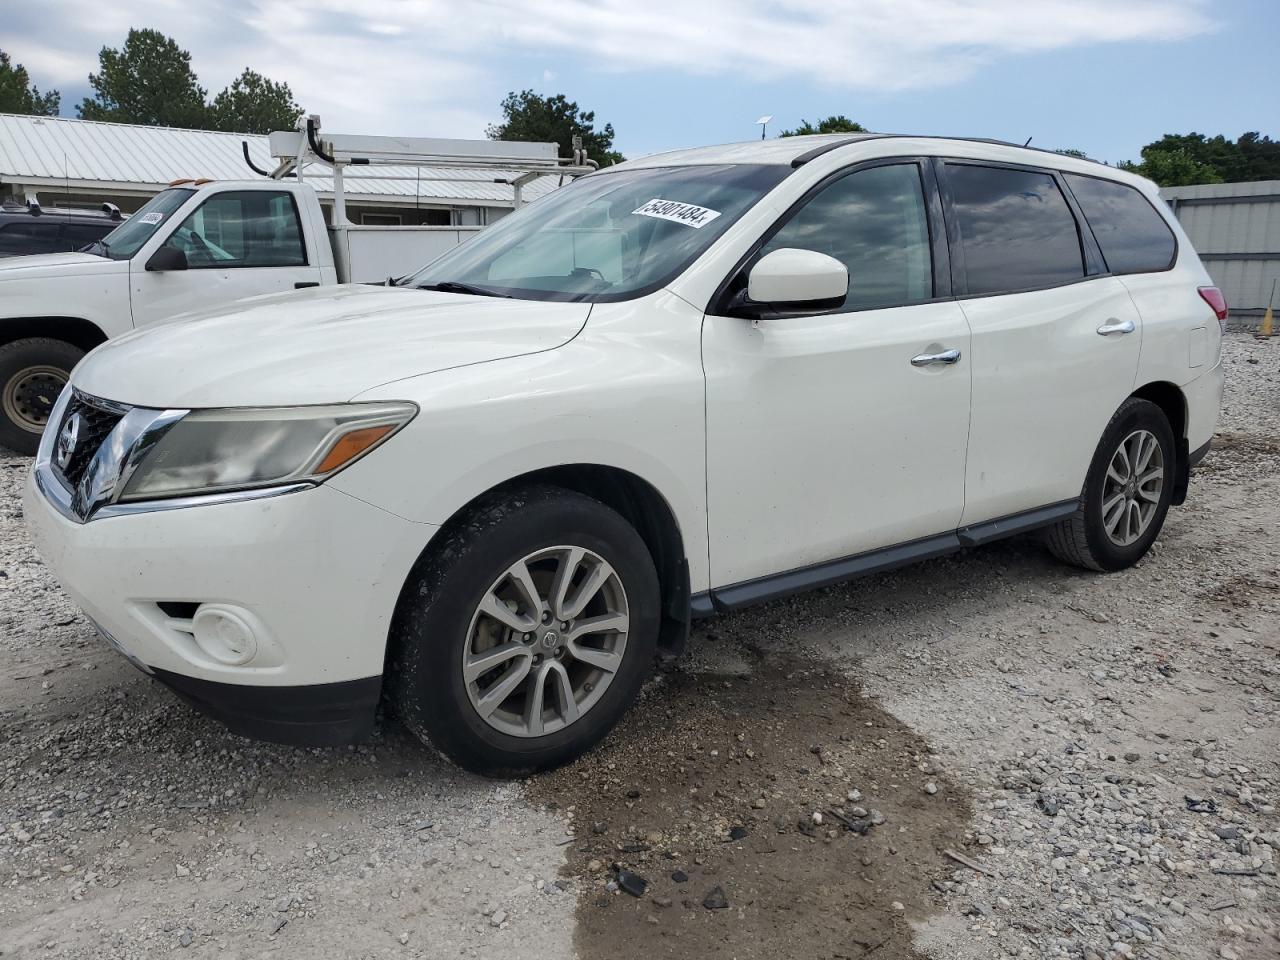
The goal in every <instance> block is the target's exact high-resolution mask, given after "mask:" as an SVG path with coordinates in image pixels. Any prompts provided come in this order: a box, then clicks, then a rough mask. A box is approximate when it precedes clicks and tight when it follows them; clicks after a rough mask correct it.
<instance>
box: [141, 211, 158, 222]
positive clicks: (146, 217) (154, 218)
mask: <svg viewBox="0 0 1280 960" xmlns="http://www.w3.org/2000/svg"><path fill="white" fill-rule="evenodd" d="M163 219H164V214H163V213H161V212H160V211H159V210H152V211H151V212H150V213H144V214H143V215H142V216H141V217H139V218H138V222H139V223H159V222H160V221H161V220H163Z"/></svg>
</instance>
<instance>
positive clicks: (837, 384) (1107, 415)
mask: <svg viewBox="0 0 1280 960" xmlns="http://www.w3.org/2000/svg"><path fill="white" fill-rule="evenodd" d="M191 306H193V307H194V306H197V305H196V304H192V305H191ZM1225 320H1226V305H1225V303H1224V302H1223V299H1222V296H1221V295H1220V294H1219V292H1218V291H1217V290H1216V289H1215V288H1214V287H1213V286H1212V281H1211V280H1210V279H1209V277H1208V276H1207V274H1206V273H1205V271H1204V269H1203V267H1202V266H1201V264H1200V261H1199V259H1198V258H1197V256H1196V253H1195V251H1194V250H1192V249H1191V245H1190V244H1189V243H1188V242H1187V238H1186V236H1185V235H1184V234H1183V232H1182V231H1181V229H1179V226H1178V223H1177V221H1176V220H1175V219H1174V218H1173V217H1172V216H1171V215H1170V213H1169V211H1168V209H1167V208H1166V207H1165V206H1164V204H1163V203H1161V201H1160V200H1159V198H1158V197H1157V194H1156V190H1155V187H1154V186H1153V185H1152V184H1151V183H1149V182H1147V181H1145V180H1142V179H1139V178H1137V177H1134V176H1132V175H1130V174H1127V173H1124V172H1122V171H1118V170H1115V169H1112V168H1109V167H1105V166H1102V165H1099V164H1095V163H1091V162H1088V161H1084V160H1078V159H1074V158H1071V157H1067V156H1060V155H1057V154H1053V153H1047V152H1041V151H1037V150H1030V149H1024V148H1020V147H1012V146H1007V145H1002V144H995V143H991V142H984V141H967V140H951V139H939V138H928V137H901V136H878V135H861V136H843V135H841V136H820V137H797V138H793V139H779V140H774V141H771V142H752V143H748V144H740V145H731V146H723V147H709V148H704V149H696V150H685V151H679V152H675V153H668V154H663V155H659V156H654V157H649V158H646V159H643V160H638V161H632V162H628V163H624V164H621V165H618V166H615V167H611V168H609V169H608V170H604V171H601V172H599V173H597V174H593V175H589V176H586V177H583V178H582V179H581V180H579V181H577V182H575V183H573V184H572V185H570V186H566V187H564V188H563V189H561V190H558V191H556V192H554V193H553V194H551V195H550V196H548V197H546V198H544V199H542V200H539V201H538V202H536V203H534V204H531V205H529V206H528V207H527V208H525V209H523V210H521V211H519V212H518V213H516V214H514V215H512V216H510V217H508V218H506V219H504V220H503V221H502V222H501V223H499V224H497V225H496V226H493V227H491V228H489V229H488V230H487V231H485V232H484V233H482V234H480V235H479V236H477V237H475V238H474V239H472V240H470V241H468V242H467V243H465V244H463V245H462V246H460V247H457V248H456V249H454V250H452V251H451V252H449V253H446V254H445V255H444V256H442V257H440V258H439V259H437V260H435V261H434V262H433V263H431V264H430V265H429V266H427V267H426V268H425V269H423V270H421V271H420V272H418V273H417V274H415V275H412V276H409V277H407V278H405V279H404V280H402V281H401V282H400V283H399V284H398V285H395V286H358V285H341V286H336V287H330V288H319V289H314V290H301V291H298V292H291V293H287V294H283V295H276V296H267V297H262V298H258V299H256V300H249V301H244V302H241V303H238V304H234V305H232V306H230V307H222V308H220V309H218V310H216V311H210V312H207V313H203V314H199V313H198V314H195V315H192V316H190V317H189V318H186V319H182V320H181V321H179V322H174V323H169V324H162V325H159V326H158V327H156V328H153V329H150V330H145V331H140V332H137V333H134V334H130V335H127V336H125V337H122V338H120V339H118V340H113V341H111V342H108V343H106V344H104V345H103V346H101V347H99V348H97V349H96V350H94V351H93V352H92V353H90V354H89V355H88V356H87V357H86V358H85V359H84V360H83V361H82V362H81V363H80V364H79V366H78V367H77V368H76V369H75V371H74V374H73V375H72V377H71V381H70V383H69V385H68V386H67V387H66V389H64V390H63V391H62V394H61V396H60V398H59V399H58V401H57V404H56V407H55V408H54V409H53V410H52V412H51V415H50V419H49V424H48V427H47V429H46V430H45V433H44V437H43V441H42V443H41V445H40V450H39V453H38V455H37V458H36V460H35V463H34V466H33V468H32V471H31V478H30V483H29V485H28V491H27V497H26V514H27V517H28V520H29V523H30V524H31V527H32V529H33V532H34V535H35V537H36V540H37V542H38V545H39V548H40V550H41V552H42V554H43V556H44V557H45V558H46V560H47V561H48V563H49V565H50V567H51V568H52V569H53V571H54V572H55V573H56V575H57V577H58V578H59V580H60V581H61V582H62V583H63V585H64V586H65V587H66V589H67V591H68V592H69V593H70V594H71V596H72V597H73V598H74V599H75V601H76V602H77V603H78V604H79V605H80V606H81V607H83V608H84V610H85V612H86V613H87V615H88V616H89V617H90V618H92V620H93V622H94V623H95V624H96V625H97V626H98V628H99V629H100V630H101V632H102V634H103V636H104V637H105V638H106V639H107V640H108V641H109V642H110V643H111V644H112V645H113V646H115V647H116V648H117V649H118V650H119V651H120V652H121V653H122V654H124V655H125V656H126V657H128V658H129V659H130V660H131V661H132V662H133V663H134V664H136V665H137V666H138V667H139V668H140V669H142V670H144V671H145V672H147V673H149V674H152V675H153V676H154V677H155V678H156V679H158V680H160V681H162V682H163V683H165V684H167V685H168V686H170V687H171V688H173V689H174V690H175V691H176V692H177V693H178V694H180V695H181V696H183V697H185V698H186V699H187V700H189V701H191V702H192V703H194V704H196V705H197V706H199V707H200V708H201V709H203V710H205V711H207V712H208V713H210V714H211V715H213V716H215V717H217V718H219V719H221V720H222V721H224V722H225V723H226V724H227V725H228V726H229V727H230V728H231V729H232V730H234V731H237V732H239V733H244V734H249V735H257V736H261V737H265V738H270V739H273V740H279V741H284V742H291V743H299V744H332V743H346V742H351V741H353V740H356V739H358V738H360V737H363V736H365V735H367V734H368V733H369V732H370V730H371V728H372V726H373V723H374V713H375V708H376V707H377V705H378V703H379V700H380V698H381V697H383V696H384V695H386V696H388V697H389V699H390V700H391V702H392V704H393V705H394V708H395V710H396V711H397V712H398V714H399V716H400V717H401V718H402V720H403V722H404V723H405V724H406V725H407V726H408V727H409V728H410V729H411V730H413V731H414V732H415V733H417V734H418V735H420V736H421V737H423V738H424V739H426V740H428V741H429V742H430V743H432V744H434V745H435V746H436V747H438V748H439V749H440V750H442V751H443V752H444V753H446V754H447V755H448V756H450V757H451V758H453V759H454V760H455V761H457V762H458V763H460V764H462V765H464V766H466V767H469V768H471V769H473V770H478V771H482V772H486V773H513V772H523V771H531V770H538V769H543V768H547V767H550V766H553V765H555V764H559V763H562V762H564V761H566V760H568V759H570V758H572V757H573V756H575V755H576V754H578V753H580V752H581V751H583V750H586V749H588V748H589V747H591V746H592V745H593V744H594V743H596V742H597V741H598V740H599V739H600V738H601V737H602V736H604V734H605V733H606V732H607V731H608V730H609V729H610V728H611V727H612V726H613V725H614V724H615V723H616V722H617V721H618V719H619V717H620V716H621V715H622V714H623V713H624V711H626V710H627V708H628V707H629V706H630V704H631V703H632V702H633V701H634V699H635V698H636V695H637V692H638V691H639V689H640V687H641V684H642V683H643V682H644V680H645V678H646V676H647V675H648V673H649V671H650V669H651V668H652V666H653V664H654V661H655V658H656V657H657V656H659V655H661V654H666V655H671V654H673V653H675V652H678V651H679V650H680V649H681V647H682V645H683V644H684V642H685V638H686V636H687V635H688V630H689V624H690V622H691V621H692V620H693V619H695V618H699V617H708V616H712V615H714V614H717V613H724V612H727V611H732V610H737V609H738V608H740V607H743V606H745V605H747V604H751V603H757V602H760V601H764V600H770V599H772V598H775V597H782V596H785V595H787V594H791V593H794V592H796V591H800V590H805V589H809V588H813V587H821V586H824V585H827V584H832V583H836V582H838V581H841V580H846V579H848V578H851V577H855V576H858V575H860V574H865V573H868V572H871V571H876V570H884V569H887V568H889V567H895V566H898V565H901V564H905V563H908V562H911V561H913V560H917V559H922V558H926V557H933V556H937V555H939V554H943V553H946V552H948V551H953V550H957V549H960V548H962V547H965V546H970V545H975V544H981V543H985V542H988V541H990V540H994V539H997V538H1000V537H1005V536H1009V535H1011V534H1017V533H1023V532H1026V531H1031V530H1041V531H1043V532H1044V534H1045V537H1046V540H1047V543H1048V545H1049V548H1050V549H1051V550H1052V551H1053V552H1054V553H1055V554H1057V555H1058V556H1059V557H1061V558H1062V559H1063V560H1065V561H1067V562H1070V563H1073V564H1077V565H1079V566H1083V567H1086V568H1089V569H1091V570H1096V571H1116V570H1121V569H1123V568H1125V567H1128V566H1130V565H1132V564H1134V563H1135V562H1137V561H1138V560H1139V559H1140V558H1141V557H1142V556H1143V555H1144V554H1145V553H1146V552H1147V550H1148V549H1149V548H1150V546H1151V544H1152V542H1153V541H1154V540H1155V538H1156V537H1157V535H1158V534H1159V532H1160V529H1161V525H1162V524H1163V522H1164V519H1165V514H1166V512H1167V511H1168V509H1169V507H1170V506H1173V505H1177V504H1180V503H1182V501H1183V500H1184V498H1185V497H1186V493H1187V484H1188V476H1189V472H1190V470H1191V468H1192V467H1193V466H1194V465H1195V463H1196V462H1197V461H1198V460H1199V459H1200V458H1201V457H1203V456H1204V454H1205V453H1206V451H1207V450H1208V446H1209V440H1210V437H1211V436H1212V434H1213V431H1214V426H1215V423H1216V420H1217V416H1218V407H1219V402H1220V398H1221V394H1222V385H1223V378H1222V368H1221V366H1220V364H1219V347H1220V342H1221V336H1222V325H1224V324H1225Z"/></svg>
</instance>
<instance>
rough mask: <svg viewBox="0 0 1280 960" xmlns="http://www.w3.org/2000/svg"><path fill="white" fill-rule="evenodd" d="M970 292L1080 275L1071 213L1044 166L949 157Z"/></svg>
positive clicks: (1043, 283) (1037, 284)
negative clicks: (1019, 167)
mask: <svg viewBox="0 0 1280 960" xmlns="http://www.w3.org/2000/svg"><path fill="white" fill-rule="evenodd" d="M947 179H948V181H949V182H950V185H951V193H952V197H953V199H954V203H955V213H956V218H957V220H958V221H959V226H960V243H961V249H962V250H963V251H964V269H965V276H966V277H967V279H968V291H969V293H1001V292H1009V291H1013V290H1029V289H1033V288H1035V287H1048V286H1053V285H1054V284H1058V283H1066V282H1068V281H1071V280H1079V279H1081V278H1082V277H1084V255H1083V254H1082V253H1081V251H1080V234H1079V232H1078V230H1077V229H1076V220H1075V217H1074V216H1073V215H1072V213H1071V208H1070V207H1069V206H1067V201H1066V198H1065V197H1063V195H1062V191H1061V190H1059V189H1058V184H1057V181H1055V180H1054V178H1053V177H1052V176H1051V175H1049V174H1047V173H1036V172H1034V171H1029V170H1012V169H1008V168H1004V167H982V166H974V165H969V164H954V163H953V164H948V165H947Z"/></svg>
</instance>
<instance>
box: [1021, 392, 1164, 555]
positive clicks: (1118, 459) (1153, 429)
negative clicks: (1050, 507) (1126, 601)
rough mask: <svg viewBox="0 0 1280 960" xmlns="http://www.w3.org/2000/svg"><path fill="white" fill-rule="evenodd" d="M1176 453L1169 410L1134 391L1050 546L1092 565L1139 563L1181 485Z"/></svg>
mask: <svg viewBox="0 0 1280 960" xmlns="http://www.w3.org/2000/svg"><path fill="white" fill-rule="evenodd" d="M1176 458H1177V445H1176V444H1175V443H1174V439H1173V430H1172V428H1171V427H1170V426H1169V420H1168V418H1167V417H1166V416H1165V414H1164V411H1163V410H1161V409H1160V408H1159V407H1158V406H1156V405H1155V404H1154V403H1152V402H1150V401H1149V400H1141V399H1139V398H1137V397H1130V398H1129V399H1128V400H1126V401H1125V402H1124V403H1123V404H1121V405H1120V409H1119V410H1117V411H1116V412H1115V415H1114V416H1113V417H1112V418H1111V422H1110V423H1109V424H1107V429H1106V430H1105V431H1103V434H1102V440H1101V441H1100V442H1099V444H1098V449H1097V451H1096V452H1095V453H1094V455H1093V462H1092V463H1091V464H1090V466H1089V473H1088V475H1087V476H1086V478H1085V483H1084V491H1083V493H1082V494H1081V495H1080V507H1079V509H1078V510H1077V511H1076V513H1075V516H1073V517H1071V518H1069V519H1067V520H1064V521H1062V522H1061V523H1059V524H1057V525H1056V526H1053V527H1050V528H1049V530H1048V531H1047V537H1046V540H1047V543H1048V545H1049V550H1050V552H1052V553H1053V554H1054V556H1056V557H1057V558H1058V559H1059V560H1062V561H1064V562H1066V563H1070V564H1072V565H1074V566H1077V567H1084V568H1085V569H1086V570H1096V571H1099V572H1108V571H1113V570H1123V569H1125V568H1126V567H1131V566H1133V565H1134V564H1135V563H1137V562H1138V561H1139V560H1141V559H1142V557H1143V556H1145V555H1146V552H1147V551H1148V550H1150V549H1151V545H1152V544H1153V543H1155V540H1156V537H1158V536H1159V535H1160V529H1161V527H1163V526H1164V518H1165V515H1166V514H1167V513H1168V512H1169V502H1170V500H1171V499H1172V498H1173V489H1174V486H1175V485H1176V484H1175V479H1176V476H1177V470H1176Z"/></svg>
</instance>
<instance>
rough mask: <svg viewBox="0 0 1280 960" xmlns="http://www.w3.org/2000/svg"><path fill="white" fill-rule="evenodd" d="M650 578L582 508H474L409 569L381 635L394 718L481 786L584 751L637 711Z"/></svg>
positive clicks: (555, 495) (569, 496)
mask: <svg viewBox="0 0 1280 960" xmlns="http://www.w3.org/2000/svg"><path fill="white" fill-rule="evenodd" d="M658 611H659V591H658V577H657V573H656V572H655V570H654V564H653V558H652V557H651V556H650V555H649V551H648V549H647V548H646V547H645V544H644V541H643V540H641V539H640V536H639V534H637V533H636V531H635V529H634V528H633V527H632V526H631V525H630V524H629V523H627V521H626V520H624V519H623V518H622V517H621V516H620V515H619V514H617V513H616V512H615V511H613V510H612V509H610V508H609V507H607V506H605V505H604V504H602V503H600V502H599V501H597V500H593V499H592V498H590V497H586V496H583V495H582V494H578V493H573V492H570V491H568V490H562V489H559V488H556V487H542V486H540V487H534V488H530V489H526V490H520V491H515V492H509V493H500V494H495V495H493V496H490V497H487V498H485V499H484V500H483V501H482V502H481V503H480V504H478V505H477V506H476V507H475V508H474V509H473V510H472V511H470V513H469V514H468V516H467V517H466V518H465V520H464V522H462V523H460V524H458V525H457V526H456V527H455V528H454V530H453V532H452V534H446V536H445V538H444V540H443V542H442V543H440V544H438V545H435V548H434V549H433V550H432V551H431V552H430V554H429V556H428V557H426V558H424V560H423V561H421V562H420V564H419V566H418V568H417V569H415V571H414V574H413V576H412V578H411V580H410V582H409V583H408V584H407V585H406V588H405V590H404V592H403V594H402V596H401V601H400V605H399V609H398V610H397V613H396V618H395V625H394V626H393V628H392V642H393V644H394V649H395V650H396V656H395V659H394V660H393V662H392V663H391V665H390V667H391V674H390V677H389V680H390V691H391V698H392V701H393V704H394V706H395V709H396V712H397V713H398V714H399V716H400V719H401V720H402V721H403V722H404V724H405V726H407V727H408V728H409V729H410V730H412V731H413V732H414V733H415V734H417V735H418V736H419V737H420V738H422V739H423V740H424V741H427V742H429V743H430V744H431V745H433V746H435V747H436V748H438V749H439V750H440V751H441V752H443V753H444V754H445V755H446V756H447V757H449V758H450V759H451V760H453V761H454V762H455V763H457V764H458V765H460V766H462V767H465V768H466V769H468V770H471V771H473V772H475V773H481V774H485V775H488V776H512V775H520V774H526V773H531V772H534V771H537V770H545V769H549V768H551V767H555V766H558V765H560V764H562V763H565V762H566V761H568V760H572V759H573V758H574V757H576V756H578V755H579V754H581V753H583V752H584V751H586V750H589V749H590V748H591V747H592V746H594V745H595V744H596V743H597V742H598V741H599V740H600V739H601V738H602V737H603V736H604V735H605V734H606V733H608V731H609V730H610V729H611V728H612V727H613V726H614V724H616V723H617V722H618V720H619V719H620V718H621V717H622V715H623V714H624V713H625V712H626V710H627V708H628V707H630V706H631V704H632V703H633V702H634V700H635V699H636V696H637V695H638V694H639V692H640V687H641V685H642V684H643V683H644V680H645V678H646V677H647V676H648V674H649V671H650V669H651V668H652V666H653V662H654V656H655V652H656V649H657V640H658V620H659V615H658Z"/></svg>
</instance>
